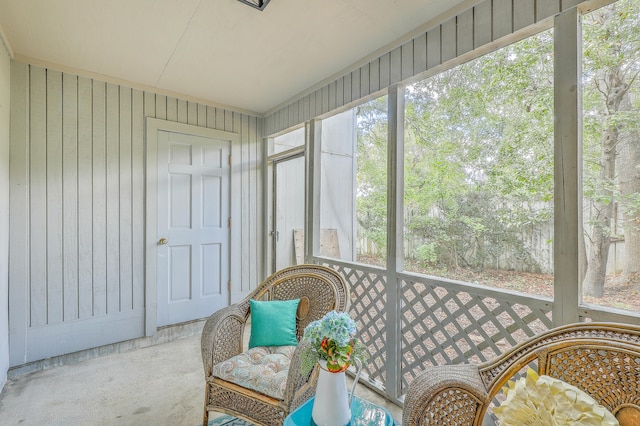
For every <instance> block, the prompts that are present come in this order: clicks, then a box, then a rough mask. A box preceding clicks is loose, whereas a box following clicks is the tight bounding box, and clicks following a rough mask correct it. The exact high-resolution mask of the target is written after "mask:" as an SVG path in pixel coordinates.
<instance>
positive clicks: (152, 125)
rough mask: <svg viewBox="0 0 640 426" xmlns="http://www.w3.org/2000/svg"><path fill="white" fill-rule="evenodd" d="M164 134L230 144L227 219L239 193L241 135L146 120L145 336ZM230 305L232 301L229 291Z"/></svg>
mask: <svg viewBox="0 0 640 426" xmlns="http://www.w3.org/2000/svg"><path fill="white" fill-rule="evenodd" d="M159 131H166V132H172V133H182V134H185V135H190V136H201V137H205V138H211V139H218V140H223V141H228V142H230V148H231V158H232V164H231V165H230V166H231V175H230V179H229V185H230V193H229V205H230V208H231V212H230V216H231V217H237V213H238V212H237V211H236V208H235V205H234V204H235V203H234V202H233V198H234V196H233V194H237V193H239V190H240V181H239V176H238V174H237V173H234V169H235V167H234V166H235V164H234V163H233V161H234V160H233V159H237V158H240V152H239V149H240V144H239V142H240V135H239V134H237V133H232V132H227V131H224V130H216V129H209V128H206V127H198V126H193V125H190V124H183V123H176V122H173V121H166V120H160V119H157V118H151V117H147V118H146V121H145V140H146V142H147V147H146V148H147V149H146V158H145V162H146V167H145V168H146V185H145V190H146V194H145V218H146V228H145V239H144V241H145V279H144V283H145V285H144V287H145V296H144V299H145V315H144V317H145V336H153V335H154V334H155V333H156V330H157V326H158V300H157V297H158V285H157V283H158V280H157V278H158V276H157V271H156V269H157V257H158V250H157V247H158V245H157V242H158V239H159V238H160V236H159V235H158V132H159ZM237 231H238V228H237V227H233V226H232V227H230V229H229V232H230V235H229V259H230V260H231V259H233V256H234V253H235V252H236V251H237V250H239V249H240V244H234V241H239V235H236V234H237ZM232 264H233V263H232V262H230V263H229V279H230V280H231V282H234V281H236V282H239V281H238V280H237V279H236V277H238V276H239V275H238V271H235V270H234V269H233V268H232ZM229 298H230V299H229V301H230V300H231V291H229Z"/></svg>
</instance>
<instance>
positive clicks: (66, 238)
mask: <svg viewBox="0 0 640 426" xmlns="http://www.w3.org/2000/svg"><path fill="white" fill-rule="evenodd" d="M62 99H63V105H62V116H63V117H65V119H64V120H63V121H62V161H63V162H62V173H63V176H62V189H63V194H62V217H63V224H62V236H63V241H62V247H63V249H62V256H63V262H64V264H63V270H62V277H63V289H62V292H63V301H64V306H63V313H64V316H63V321H69V320H73V319H78V305H79V286H78V282H79V281H78V261H79V253H78V246H79V241H78V232H77V231H78V191H79V181H78V171H79V167H78V157H79V152H78V78H77V77H76V76H74V75H68V74H65V75H64V76H63V80H62Z"/></svg>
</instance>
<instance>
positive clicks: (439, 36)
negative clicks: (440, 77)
mask: <svg viewBox="0 0 640 426" xmlns="http://www.w3.org/2000/svg"><path fill="white" fill-rule="evenodd" d="M583 2H584V0H484V1H482V2H480V3H478V4H477V5H475V6H474V7H472V8H470V9H468V10H465V11H463V12H461V13H459V14H458V15H457V16H454V17H452V18H451V19H449V20H447V21H446V22H443V23H441V24H440V25H437V26H435V27H433V28H431V29H429V30H428V31H426V32H425V33H423V34H420V35H419V36H417V37H415V38H413V39H412V40H410V41H408V42H406V43H404V44H402V45H401V46H399V47H397V48H395V49H393V50H391V51H390V52H388V53H385V54H383V55H382V56H380V57H378V58H376V59H374V60H372V61H370V62H368V63H366V64H364V65H362V66H360V67H359V68H358V69H355V70H352V71H351V72H349V73H347V74H346V75H344V76H342V77H340V78H338V79H337V80H335V81H332V82H330V83H328V84H327V85H325V86H323V87H321V88H319V89H317V90H315V91H314V92H312V93H310V94H308V95H305V96H304V97H302V98H301V99H302V101H303V103H306V102H307V100H308V102H309V109H308V110H307V109H305V110H304V111H305V113H304V114H291V113H290V109H291V108H292V107H294V106H295V105H296V104H297V103H298V102H300V100H296V101H293V102H292V103H291V104H290V105H286V106H283V107H282V108H280V109H278V110H277V111H274V112H272V113H271V114H269V115H268V116H267V117H266V119H265V134H266V135H272V134H274V133H277V132H280V131H282V130H286V129H288V128H291V127H294V126H297V125H299V124H300V123H302V122H303V121H308V120H311V119H313V118H316V117H318V116H320V115H322V114H326V113H327V112H331V111H333V110H335V109H337V108H340V107H342V106H345V105H349V104H351V103H354V102H357V101H358V100H360V99H361V98H364V97H366V96H368V95H370V94H371V93H375V92H377V91H378V90H381V89H386V88H388V87H390V86H392V85H394V84H397V83H400V82H402V81H404V80H409V79H411V78H413V77H415V76H417V75H420V74H421V73H424V72H425V71H428V70H430V69H431V68H434V67H437V66H439V65H442V64H443V63H445V62H447V61H450V60H453V59H455V58H457V57H459V56H461V55H464V54H465V53H468V52H471V51H473V50H474V49H479V48H481V47H483V46H486V45H487V44H489V43H491V42H493V41H496V40H498V39H501V38H503V37H505V36H509V35H511V34H513V33H514V32H516V31H518V30H521V29H523V28H526V27H528V26H530V25H533V24H535V23H537V22H540V21H543V20H545V19H547V18H550V17H552V16H555V15H557V14H558V13H560V12H561V11H564V10H567V9H569V8H571V7H575V6H577V5H578V4H580V3H583ZM356 59H357V58H356ZM334 88H335V93H336V98H335V102H334V100H333V97H332V96H333V90H334ZM327 93H329V98H328V102H323V101H326V98H324V97H323V96H324V95H326V94H327Z"/></svg>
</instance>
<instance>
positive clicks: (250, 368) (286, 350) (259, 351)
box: [213, 346, 296, 399]
mask: <svg viewBox="0 0 640 426" xmlns="http://www.w3.org/2000/svg"><path fill="white" fill-rule="evenodd" d="M295 350H296V347H295V346H257V347H255V348H251V349H249V350H248V351H246V352H243V353H241V354H240V355H236V356H234V357H233V358H229V359H228V360H226V361H222V362H220V363H218V364H216V365H214V366H213V375H214V376H215V377H219V378H221V379H222V380H226V381H228V382H231V383H235V384H237V385H240V386H242V387H245V388H249V389H253V390H255V391H258V392H260V393H263V394H265V395H269V396H271V397H273V398H276V399H284V390H285V387H286V384H287V376H288V374H289V364H290V363H291V357H293V352H294V351H295Z"/></svg>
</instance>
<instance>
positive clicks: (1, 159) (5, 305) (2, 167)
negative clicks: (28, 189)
mask: <svg viewBox="0 0 640 426" xmlns="http://www.w3.org/2000/svg"><path fill="white" fill-rule="evenodd" d="M10 64H11V59H10V56H9V52H8V50H7V49H6V48H5V44H4V40H3V38H2V36H1V35H0V390H2V387H3V385H4V383H5V381H6V379H7V371H8V370H9V313H8V309H9V300H8V298H9V296H8V295H9V126H10V122H9V120H10V112H9V105H10V98H11V78H10V74H11V71H10V70H11V65H10Z"/></svg>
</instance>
